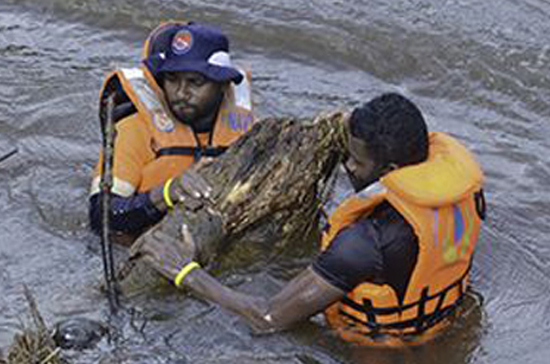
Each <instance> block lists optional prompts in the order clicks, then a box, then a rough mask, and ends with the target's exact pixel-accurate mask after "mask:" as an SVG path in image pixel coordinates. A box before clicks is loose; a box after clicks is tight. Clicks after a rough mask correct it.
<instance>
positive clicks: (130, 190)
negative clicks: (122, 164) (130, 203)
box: [90, 176, 136, 197]
mask: <svg viewBox="0 0 550 364" xmlns="http://www.w3.org/2000/svg"><path fill="white" fill-rule="evenodd" d="M100 183H101V177H100V176H97V177H94V179H93V180H92V186H91V187H90V196H91V195H95V194H96V193H99V192H100V191H101V188H100ZM135 192H136V188H135V187H134V186H133V185H132V184H131V183H130V182H127V181H124V180H122V179H120V178H116V177H115V178H114V180H113V187H112V188H111V193H115V194H117V195H119V196H122V197H130V196H132V195H133V194H134V193H135Z"/></svg>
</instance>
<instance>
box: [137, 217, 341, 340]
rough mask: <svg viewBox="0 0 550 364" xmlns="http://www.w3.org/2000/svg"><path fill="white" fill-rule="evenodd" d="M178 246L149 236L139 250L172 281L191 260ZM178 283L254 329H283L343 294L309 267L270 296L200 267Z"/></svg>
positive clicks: (272, 330)
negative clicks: (240, 287) (235, 285)
mask: <svg viewBox="0 0 550 364" xmlns="http://www.w3.org/2000/svg"><path fill="white" fill-rule="evenodd" d="M183 231H184V236H185V239H186V240H187V239H192V237H191V236H189V233H188V229H187V228H186V226H185V225H184V226H183ZM168 240H169V239H168ZM181 246H182V245H181V244H173V243H172V244H171V243H169V242H168V241H167V240H166V239H161V240H151V241H150V243H149V244H146V245H144V246H142V247H141V248H140V252H141V254H143V255H144V259H145V260H146V261H147V262H148V263H149V264H150V265H151V266H152V267H153V268H154V269H156V270H157V271H158V272H160V273H161V274H163V275H164V276H166V277H167V278H168V279H170V280H172V281H174V279H175V277H176V276H177V275H178V273H179V272H180V271H181V270H182V268H183V267H184V266H186V265H187V264H188V263H189V262H190V260H189V258H186V256H188V255H186V253H185V252H184V251H183V248H182V247H181ZM134 248H135V247H134ZM180 287H186V288H188V289H190V290H191V291H192V292H193V293H194V294H196V295H198V296H200V297H202V298H204V299H206V300H208V301H211V302H214V303H217V304H219V305H220V306H222V307H223V308H225V309H227V310H230V311H232V312H234V313H236V314H238V315H240V316H242V317H243V318H244V319H246V321H247V322H248V323H249V324H250V326H251V327H252V328H253V329H254V331H256V332H274V331H278V330H283V329H286V328H288V327H290V326H292V325H293V324H295V323H297V322H299V321H302V320H304V319H307V318H308V317H310V316H312V315H315V314H316V313H318V312H320V311H322V310H323V309H325V308H326V307H328V306H329V305H330V304H332V303H334V302H336V301H338V300H339V299H340V298H342V297H343V296H344V294H345V292H344V291H343V290H341V289H340V288H337V287H335V286H333V285H332V284H330V283H328V282H327V281H326V280H325V279H324V278H322V277H321V276H320V275H319V274H317V273H315V272H314V271H313V269H311V268H307V269H305V270H304V271H303V272H302V273H300V274H299V275H298V276H296V277H295V278H294V279H292V280H291V281H290V282H289V283H287V284H286V285H285V287H283V289H282V290H281V291H280V292H279V293H278V294H276V295H275V296H274V297H271V298H261V297H255V296H249V295H246V294H244V293H240V292H238V291H236V290H233V289H231V288H229V287H226V286H224V285H222V284H221V283H220V282H218V281H217V280H216V279H215V278H214V277H212V276H211V275H210V274H208V273H207V272H206V271H205V270H203V269H201V268H195V269H193V270H191V271H190V272H189V273H188V274H187V275H186V276H185V277H184V278H183V280H182V282H181V284H180Z"/></svg>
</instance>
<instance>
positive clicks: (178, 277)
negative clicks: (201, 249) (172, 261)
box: [174, 261, 201, 287]
mask: <svg viewBox="0 0 550 364" xmlns="http://www.w3.org/2000/svg"><path fill="white" fill-rule="evenodd" d="M200 267H201V266H200V264H199V263H197V262H194V261H191V262H190V263H188V264H186V265H185V266H184V267H183V268H181V270H180V272H179V273H178V274H177V275H176V278H174V284H175V285H176V287H179V286H180V285H181V282H183V279H184V278H185V276H187V275H188V274H189V272H191V271H192V270H193V269H195V268H200Z"/></svg>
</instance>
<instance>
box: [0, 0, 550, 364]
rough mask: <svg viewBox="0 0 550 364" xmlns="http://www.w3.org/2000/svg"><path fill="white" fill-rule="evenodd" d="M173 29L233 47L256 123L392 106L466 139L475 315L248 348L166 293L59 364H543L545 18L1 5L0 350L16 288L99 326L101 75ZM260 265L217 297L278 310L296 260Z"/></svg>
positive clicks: (303, 3)
mask: <svg viewBox="0 0 550 364" xmlns="http://www.w3.org/2000/svg"><path fill="white" fill-rule="evenodd" d="M180 17H181V18H189V19H194V20H197V21H202V22H209V23H216V24H220V25H221V26H222V28H223V29H224V30H225V31H226V32H227V33H228V34H229V35H230V37H231V39H232V41H233V50H234V54H235V57H236V59H237V60H238V61H240V62H241V63H245V64H249V65H250V66H251V68H252V69H253V72H254V99H255V102H256V112H257V114H258V115H260V116H267V115H281V114H284V115H297V116H307V115H311V114H313V113H315V112H317V111H319V110H321V109H328V108H332V107H335V106H341V105H344V106H349V107H352V106H355V105H358V104H359V103H360V102H362V101H365V100H367V99H369V98H371V97H373V96H375V95H377V94H379V93H381V92H386V91H398V92H401V93H403V94H405V95H407V96H409V97H411V98H412V99H413V100H414V101H416V102H417V103H418V104H419V106H420V108H421V109H422V110H423V111H424V112H425V114H426V118H427V121H428V124H429V126H430V128H431V129H432V130H444V131H448V132H450V133H452V134H453V135H455V136H457V137H459V138H460V139H461V140H463V141H464V142H465V143H466V144H467V145H468V146H469V147H470V148H471V149H472V150H473V151H474V152H475V153H476V154H477V155H478V157H479V160H480V162H481V164H482V165H483V168H484V169H485V171H486V176H487V184H486V193H487V199H488V205H489V219H488V222H487V224H486V225H485V227H484V228H483V231H482V235H481V240H480V245H479V250H478V253H477V255H476V257H475V261H474V266H473V285H474V287H475V289H476V290H477V291H478V292H479V293H480V294H481V295H482V296H483V298H484V305H483V309H482V310H481V312H480V311H475V312H472V313H471V314H470V315H468V316H467V317H466V318H465V319H464V320H463V321H462V322H461V323H460V325H457V327H456V328H455V329H454V330H453V331H452V332H450V333H449V335H447V336H446V337H444V338H442V339H441V340H440V341H439V342H438V343H436V344H434V345H431V346H428V347H424V348H421V349H414V350H408V351H400V352H391V353H387V352H377V351H373V350H365V349H358V348H354V347H351V346H349V345H346V344H344V343H342V342H340V341H339V340H338V339H335V338H334V337H333V336H332V335H331V333H330V331H329V330H328V329H327V328H326V327H324V325H323V322H322V320H321V319H320V318H319V317H316V318H314V319H313V320H312V322H310V323H305V324H303V325H300V326H299V327H298V328H296V329H295V330H292V331H290V332H287V333H284V334H279V335H273V336H266V337H253V336H251V335H250V333H249V332H248V330H247V329H246V327H245V326H244V325H243V323H242V321H240V320H239V319H238V318H236V317H235V316H232V315H230V314H227V313H226V312H224V311H222V310H220V309H218V308H216V307H213V306H211V305H209V304H207V303H205V302H202V301H199V300H195V299H192V298H189V297H187V296H185V295H184V294H181V293H175V292H174V291H173V290H163V291H159V292H155V293H154V294H153V293H148V294H145V295H140V296H139V297H136V298H134V299H133V300H131V301H130V302H127V304H126V307H129V308H133V309H132V310H129V311H127V312H125V313H124V314H123V315H121V317H120V318H119V319H112V318H111V324H112V325H113V326H114V327H115V329H113V336H112V340H111V341H108V340H104V341H103V342H101V343H100V345H99V346H98V347H97V348H96V349H94V350H89V351H85V352H81V353H79V352H69V353H67V355H68V356H69V357H71V358H72V360H73V362H75V363H191V362H195V363H212V364H213V363H308V364H310V363H323V364H332V363H498V364H503V363H518V362H523V363H547V362H548V357H549V356H550V347H549V346H548V342H550V333H548V331H549V330H548V329H549V328H550V295H549V294H548V292H550V280H549V278H548V276H549V275H550V248H549V246H550V245H549V243H548V239H547V236H548V235H547V234H548V233H550V228H549V226H550V224H548V222H549V221H548V220H549V218H548V213H549V212H550V197H549V196H550V194H549V193H548V192H549V189H550V187H549V184H548V183H547V181H548V178H549V177H550V162H549V160H550V159H549V158H548V154H549V152H550V142H548V140H547V137H548V136H550V125H549V123H548V117H549V116H550V62H549V61H550V45H549V44H550V42H549V41H550V3H549V2H548V1H547V0H495V1H482V0H477V1H476V0H468V1H466V0H444V1H441V0H395V1H391V2H387V1H364V0H353V1H337V0H326V1H322V2H313V1H307V0H293V1H289V0H282V1H277V2H267V1H251V0H237V1H231V2H220V1H212V0H201V1H197V0H190V1H178V0H171V1H161V0H147V1H145V0H132V1H130V0H115V1H108V0H89V1H82V0H57V1H56V0H17V1H15V0H13V1H6V0H2V1H1V2H0V70H1V72H0V154H1V153H4V152H7V151H9V150H10V148H12V147H15V146H16V147H17V148H19V153H18V154H17V155H15V156H13V157H11V158H10V159H9V160H7V161H4V162H2V163H1V164H0V213H1V215H0V216H1V219H0V312H1V313H0V347H5V346H6V345H7V344H8V343H9V342H10V340H11V338H12V336H13V334H14V333H15V332H17V330H18V329H19V326H20V319H21V318H22V317H24V315H25V312H26V306H25V302H24V300H23V294H22V288H21V286H22V284H26V285H28V286H29V287H30V288H31V289H32V291H33V292H34V293H35V295H36V298H37V300H38V302H39V305H40V309H41V311H42V312H43V314H44V316H45V318H46V320H47V321H48V322H50V323H53V322H56V321H59V320H61V319H64V318H68V317H75V316H83V317H88V318H92V319H98V320H102V321H108V320H109V315H108V310H107V304H106V300H105V299H104V297H103V296H101V295H100V294H99V293H97V290H96V289H95V288H94V287H95V285H96V283H97V277H99V276H100V275H101V262H100V259H99V249H98V240H97V238H96V237H94V236H92V235H91V234H90V233H89V232H88V230H87V216H86V197H87V188H88V183H89V175H90V172H91V169H92V167H93V164H94V162H95V158H96V154H97V150H98V146H99V143H100V135H99V128H98V122H97V118H96V102H97V92H98V89H99V87H100V85H101V82H102V78H103V77H104V75H105V74H106V72H107V71H108V70H109V69H111V68H112V67H114V66H117V65H118V66H130V65H132V64H133V62H134V61H135V60H137V59H138V58H139V54H140V46H141V42H142V40H143V39H144V38H145V37H146V35H147V33H148V30H149V29H150V28H151V27H153V26H154V25H155V24H157V22H158V21H160V20H161V19H167V18H180ZM302 253H303V252H302ZM306 255H307V254H306ZM263 263H264V264H262V265H261V267H259V266H258V265H257V264H256V265H252V266H251V267H249V268H241V269H239V270H236V271H234V272H228V273H226V275H225V276H224V277H223V279H224V281H225V282H226V283H229V284H232V285H233V286H235V287H239V288H240V289H242V290H244V291H247V292H249V293H257V294H268V293H272V292H275V291H277V289H278V287H280V285H281V284H282V282H283V281H284V279H286V278H288V276H289V275H291V274H292V273H293V272H295V271H296V270H298V269H299V268H300V267H303V266H304V264H306V263H307V256H304V254H300V255H299V256H298V257H293V258H292V257H288V256H286V257H284V259H282V258H281V257H278V256H268V257H266V258H264V262H263ZM260 268H261V269H260Z"/></svg>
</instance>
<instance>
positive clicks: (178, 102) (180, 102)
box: [171, 100, 196, 108]
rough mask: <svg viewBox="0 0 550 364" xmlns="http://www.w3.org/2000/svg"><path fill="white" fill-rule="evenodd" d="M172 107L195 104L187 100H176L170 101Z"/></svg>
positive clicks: (193, 105)
mask: <svg viewBox="0 0 550 364" xmlns="http://www.w3.org/2000/svg"><path fill="white" fill-rule="evenodd" d="M171 104H172V107H178V108H179V107H196V106H195V104H192V103H190V102H187V101H185V100H177V101H174V102H172V103H171Z"/></svg>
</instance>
